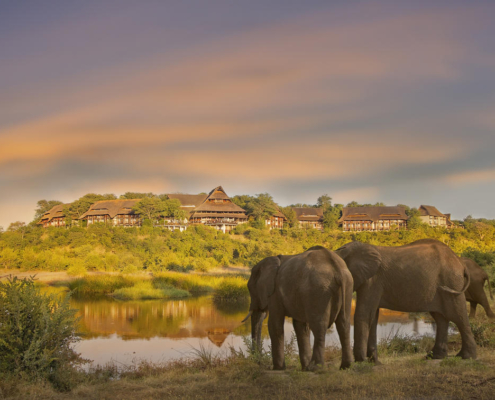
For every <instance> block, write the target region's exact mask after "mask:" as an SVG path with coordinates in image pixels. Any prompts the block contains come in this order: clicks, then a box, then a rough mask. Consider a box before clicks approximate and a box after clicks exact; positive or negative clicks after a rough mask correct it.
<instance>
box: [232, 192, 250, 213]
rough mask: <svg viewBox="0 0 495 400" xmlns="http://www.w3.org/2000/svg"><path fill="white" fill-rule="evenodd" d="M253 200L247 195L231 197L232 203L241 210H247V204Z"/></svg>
mask: <svg viewBox="0 0 495 400" xmlns="http://www.w3.org/2000/svg"><path fill="white" fill-rule="evenodd" d="M253 199H254V197H253V196H249V195H248V194H240V195H236V196H234V197H231V198H230V200H232V203H234V204H236V205H238V206H239V207H241V208H242V209H244V210H246V209H247V204H248V203H249V202H250V201H252V200H253Z"/></svg>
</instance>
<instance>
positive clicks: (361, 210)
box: [339, 206, 408, 222]
mask: <svg viewBox="0 0 495 400" xmlns="http://www.w3.org/2000/svg"><path fill="white" fill-rule="evenodd" d="M396 219H401V220H407V219H408V216H407V215H406V208H405V207H402V206H394V207H386V206H385V207H373V206H370V207H344V210H343V211H342V217H341V218H340V219H339V222H343V221H372V222H376V221H379V220H396Z"/></svg>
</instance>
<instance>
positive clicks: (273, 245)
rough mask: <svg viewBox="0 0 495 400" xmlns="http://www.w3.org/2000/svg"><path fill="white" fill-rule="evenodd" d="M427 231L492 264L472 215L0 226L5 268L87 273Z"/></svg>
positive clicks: (494, 234)
mask: <svg viewBox="0 0 495 400" xmlns="http://www.w3.org/2000/svg"><path fill="white" fill-rule="evenodd" d="M332 212H333V211H332ZM325 215H326V216H328V215H329V214H328V213H326V214H325ZM329 218H330V217H329ZM422 238H435V239H438V240H440V241H442V242H444V243H446V244H448V245H449V246H450V247H451V248H452V249H453V250H454V251H455V252H456V253H457V254H458V255H466V256H468V257H475V258H476V260H477V261H478V262H479V261H482V262H481V265H482V266H484V267H487V268H488V269H490V268H492V267H491V266H492V265H493V262H494V259H495V255H494V254H495V227H494V222H493V221H485V222H483V221H478V220H471V219H469V220H466V228H465V229H452V230H447V229H442V228H432V227H429V226H426V225H424V224H419V226H418V227H417V228H414V229H408V230H393V231H388V232H342V231H341V230H337V229H326V230H325V231H324V232H320V231H317V230H313V229H301V228H287V229H283V230H272V231H269V230H268V229H266V228H264V227H259V226H257V225H256V224H254V223H248V224H243V225H239V226H237V227H236V229H235V230H234V231H233V232H232V233H230V234H224V233H222V232H220V231H217V230H215V229H214V228H210V227H207V226H194V227H190V228H189V229H188V230H187V231H185V232H177V231H176V232H170V231H168V230H167V229H165V228H160V227H153V226H143V227H141V228H124V227H113V226H106V225H104V224H94V225H91V226H89V227H87V228H83V227H71V228H55V227H53V228H47V229H43V228H41V227H39V226H34V225H32V224H30V225H28V226H24V227H18V228H16V229H9V230H7V231H6V232H3V233H0V268H3V269H8V270H12V269H19V270H24V271H28V270H32V271H35V270H43V271H69V272H71V273H72V274H73V275H75V276H77V275H84V273H85V271H88V272H91V271H103V272H124V273H133V272H138V271H147V272H153V273H159V272H165V271H178V272H187V271H191V270H196V271H201V272H208V271H210V270H212V269H214V268H218V267H223V266H253V265H254V264H256V263H257V262H258V261H259V260H261V259H262V258H264V257H266V256H270V255H276V254H295V253H298V252H302V251H304V250H305V249H307V248H309V247H311V246H313V245H318V244H319V245H323V246H326V247H328V248H330V249H336V248H338V247H340V246H342V245H343V244H345V243H347V242H349V241H351V240H360V241H362V242H366V243H372V244H377V245H386V246H399V245H402V244H406V243H410V242H412V241H414V240H417V239H422ZM493 281H494V282H495V279H494V280H493Z"/></svg>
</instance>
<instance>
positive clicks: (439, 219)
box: [418, 204, 450, 227]
mask: <svg viewBox="0 0 495 400" xmlns="http://www.w3.org/2000/svg"><path fill="white" fill-rule="evenodd" d="M418 210H419V218H420V219H421V222H423V223H425V224H428V225H430V226H442V227H446V226H448V221H450V214H449V217H447V215H445V214H442V213H441V212H440V211H438V209H437V208H436V207H434V206H425V205H423V204H422V205H420V206H419V208H418Z"/></svg>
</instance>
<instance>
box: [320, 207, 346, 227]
mask: <svg viewBox="0 0 495 400" xmlns="http://www.w3.org/2000/svg"><path fill="white" fill-rule="evenodd" d="M343 209H344V205H343V204H335V205H334V206H333V207H330V208H327V209H326V211H325V212H324V213H323V226H324V227H325V228H328V229H333V230H335V229H337V228H338V227H339V219H340V217H341V216H342V210H343Z"/></svg>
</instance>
